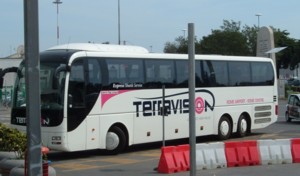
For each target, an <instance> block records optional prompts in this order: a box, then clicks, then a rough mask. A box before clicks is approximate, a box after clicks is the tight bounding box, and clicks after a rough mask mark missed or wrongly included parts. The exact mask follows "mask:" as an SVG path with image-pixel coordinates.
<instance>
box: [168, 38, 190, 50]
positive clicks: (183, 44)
mask: <svg viewBox="0 0 300 176" xmlns="http://www.w3.org/2000/svg"><path fill="white" fill-rule="evenodd" d="M164 52H165V53H182V54H186V53H188V43H187V39H186V38H184V37H182V36H180V37H178V38H176V39H175V42H167V43H166V44H165V48H164Z"/></svg>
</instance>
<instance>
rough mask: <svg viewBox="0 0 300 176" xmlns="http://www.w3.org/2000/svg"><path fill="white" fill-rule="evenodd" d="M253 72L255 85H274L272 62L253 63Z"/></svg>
mask: <svg viewBox="0 0 300 176" xmlns="http://www.w3.org/2000/svg"><path fill="white" fill-rule="evenodd" d="M251 74H252V83H253V85H274V71H273V68H272V65H271V64H270V63H267V62H253V63H251Z"/></svg>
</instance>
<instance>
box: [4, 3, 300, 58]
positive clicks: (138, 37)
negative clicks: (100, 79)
mask: <svg viewBox="0 0 300 176" xmlns="http://www.w3.org/2000/svg"><path fill="white" fill-rule="evenodd" d="M53 1H55V0H39V1H38V3H39V46H40V47H39V49H40V51H44V50H46V49H47V48H50V47H52V46H55V45H57V43H59V44H66V43H82V42H83V43H85V42H94V43H103V42H109V43H111V44H118V0H88V1H87V0H61V1H62V4H60V5H59V14H58V18H57V6H56V5H55V4H53ZM119 1H120V34H121V35H120V38H121V41H122V43H124V41H125V42H126V44H128V45H138V46H142V47H145V48H146V49H148V50H149V51H152V52H163V48H164V46H165V43H166V42H173V41H174V40H175V38H177V37H179V36H183V35H186V37H187V31H185V30H187V28H188V23H194V26H195V35H196V37H197V39H201V38H202V37H203V36H207V35H209V34H211V31H212V30H213V29H220V26H222V25H223V20H229V21H231V20H233V21H236V22H238V21H240V22H241V25H242V26H244V25H248V26H254V25H256V26H257V25H258V21H259V25H260V26H273V27H275V28H278V29H280V30H287V31H288V32H289V33H290V35H289V36H290V37H291V38H295V39H300V23H299V21H300V11H299V8H300V1H299V0H285V1H280V0H119ZM23 9H24V8H23V1H21V0H1V4H0V58H1V57H6V56H8V55H11V54H14V53H15V52H16V50H17V48H18V46H20V45H23V44H24V17H23V16H24V10H23ZM256 14H260V15H261V16H260V17H259V20H258V17H257V16H256ZM57 19H58V26H59V34H60V35H59V40H57V35H56V33H57Z"/></svg>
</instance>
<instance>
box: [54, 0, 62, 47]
mask: <svg viewBox="0 0 300 176" xmlns="http://www.w3.org/2000/svg"><path fill="white" fill-rule="evenodd" d="M53 4H56V15H57V16H56V17H57V18H56V24H57V27H56V38H57V44H59V25H58V6H59V5H60V4H62V2H61V1H60V0H55V1H53Z"/></svg>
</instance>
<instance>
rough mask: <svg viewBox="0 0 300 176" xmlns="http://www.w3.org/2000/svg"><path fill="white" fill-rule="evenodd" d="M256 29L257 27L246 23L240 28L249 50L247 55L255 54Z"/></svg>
mask: <svg viewBox="0 0 300 176" xmlns="http://www.w3.org/2000/svg"><path fill="white" fill-rule="evenodd" d="M257 31H258V27H256V26H254V27H250V26H248V25H245V26H244V27H243V30H242V34H243V36H244V37H246V42H247V44H246V45H247V47H248V50H249V55H251V56H256V45H257V42H256V41H257Z"/></svg>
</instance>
